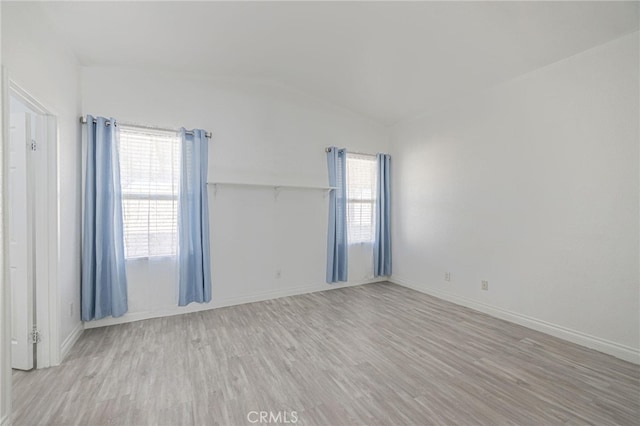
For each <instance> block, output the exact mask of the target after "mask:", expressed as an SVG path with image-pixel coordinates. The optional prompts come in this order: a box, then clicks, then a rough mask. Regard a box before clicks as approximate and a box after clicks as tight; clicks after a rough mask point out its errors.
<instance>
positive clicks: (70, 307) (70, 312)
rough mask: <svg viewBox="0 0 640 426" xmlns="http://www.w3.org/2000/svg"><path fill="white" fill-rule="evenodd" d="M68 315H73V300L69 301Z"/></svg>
mask: <svg viewBox="0 0 640 426" xmlns="http://www.w3.org/2000/svg"><path fill="white" fill-rule="evenodd" d="M69 316H70V317H72V316H73V302H71V303H69Z"/></svg>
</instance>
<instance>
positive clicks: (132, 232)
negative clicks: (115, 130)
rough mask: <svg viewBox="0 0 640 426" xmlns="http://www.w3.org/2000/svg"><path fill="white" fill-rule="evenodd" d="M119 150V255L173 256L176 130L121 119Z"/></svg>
mask: <svg viewBox="0 0 640 426" xmlns="http://www.w3.org/2000/svg"><path fill="white" fill-rule="evenodd" d="M119 151H120V181H121V186H122V213H123V221H124V246H125V257H126V258H128V259H131V258H141V257H154V256H175V255H176V247H177V239H178V235H177V226H178V210H177V207H178V185H179V179H180V175H179V173H180V172H179V167H180V163H179V161H180V151H179V137H178V135H177V134H176V133H175V132H171V131H161V130H150V129H142V128H138V127H133V126H124V125H121V126H120V144H119Z"/></svg>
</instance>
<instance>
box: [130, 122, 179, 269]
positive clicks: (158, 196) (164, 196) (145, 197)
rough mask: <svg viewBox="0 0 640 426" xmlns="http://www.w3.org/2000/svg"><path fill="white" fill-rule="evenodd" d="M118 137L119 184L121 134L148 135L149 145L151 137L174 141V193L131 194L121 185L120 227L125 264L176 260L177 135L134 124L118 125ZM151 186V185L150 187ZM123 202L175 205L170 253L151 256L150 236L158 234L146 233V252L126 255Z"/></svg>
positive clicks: (148, 219)
mask: <svg viewBox="0 0 640 426" xmlns="http://www.w3.org/2000/svg"><path fill="white" fill-rule="evenodd" d="M118 127H119V135H118V151H119V162H120V174H121V182H122V169H123V167H122V166H123V157H122V136H123V135H122V133H123V132H124V133H126V132H130V133H136V132H137V133H138V134H137V135H135V136H133V137H140V135H141V134H145V133H146V134H148V135H149V139H150V143H153V142H154V141H153V137H154V136H156V137H160V138H166V139H174V140H173V141H172V143H175V146H174V147H173V149H174V150H175V151H174V154H176V155H177V160H175V159H174V161H175V162H176V163H175V164H172V165H171V168H170V169H173V168H175V171H174V174H176V176H175V177H176V178H177V183H176V184H175V185H176V187H175V192H173V193H172V194H168V193H163V192H157V193H152V192H149V193H144V192H135V191H131V192H127V191H126V190H124V188H122V184H121V191H120V193H121V198H122V222H123V223H122V225H123V240H124V241H123V243H124V253H125V261H127V262H131V261H134V262H135V261H145V260H150V259H162V258H165V259H167V258H169V259H170V258H176V257H177V255H178V205H177V204H178V199H179V190H180V187H179V186H180V184H179V179H180V172H179V168H180V156H181V152H180V140H179V135H178V133H177V132H174V131H170V130H164V129H155V128H149V127H146V126H138V125H135V124H126V125H124V124H122V125H119V126H118ZM149 182H150V183H151V182H153V181H152V180H149ZM150 186H151V185H150ZM125 200H132V201H136V200H138V201H149V202H152V201H173V202H174V203H175V221H172V222H171V223H172V228H173V229H175V233H173V234H174V235H175V244H173V245H172V247H171V253H169V254H152V251H151V250H150V248H151V243H150V240H151V238H150V237H151V235H157V234H160V233H158V232H155V233H152V232H149V231H147V250H146V253H145V254H142V255H129V254H128V250H127V232H126V229H127V227H126V216H125ZM150 222H151V220H150V216H147V226H149V223H150Z"/></svg>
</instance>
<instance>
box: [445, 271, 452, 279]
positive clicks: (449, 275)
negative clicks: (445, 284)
mask: <svg viewBox="0 0 640 426" xmlns="http://www.w3.org/2000/svg"><path fill="white" fill-rule="evenodd" d="M444 280H445V281H451V272H445V273H444Z"/></svg>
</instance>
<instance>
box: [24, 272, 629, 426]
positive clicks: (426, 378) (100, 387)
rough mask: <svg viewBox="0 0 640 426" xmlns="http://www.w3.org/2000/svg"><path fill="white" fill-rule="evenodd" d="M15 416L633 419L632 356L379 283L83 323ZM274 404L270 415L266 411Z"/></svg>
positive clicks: (50, 419)
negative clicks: (107, 323) (92, 325)
mask: <svg viewBox="0 0 640 426" xmlns="http://www.w3.org/2000/svg"><path fill="white" fill-rule="evenodd" d="M14 410H15V415H14V424H15V425H32V424H78V425H103V424H104V425H107V424H108V425H146V424H161V425H193V424H197V425H212V424H221V425H243V424H250V423H249V422H248V419H247V413H248V412H250V411H260V410H265V411H272V412H273V413H274V415H275V414H277V413H278V412H288V419H289V420H291V419H292V416H291V411H295V412H296V414H297V418H298V424H305V425H306V424H310V425H356V424H419V425H426V424H447V425H451V424H463V425H471V424H487V425H508V424H521V425H553V424H597V425H611V424H623V425H637V424H639V423H640V367H639V366H636V365H633V364H630V363H627V362H624V361H621V360H618V359H616V358H613V357H611V356H608V355H605V354H602V353H599V352H596V351H593V350H589V349H586V348H584V347H581V346H578V345H574V344H572V343H568V342H565V341H562V340H559V339H556V338H554V337H551V336H548V335H545V334H542V333H538V332H536V331H532V330H529V329H527V328H524V327H521V326H518V325H515V324H511V323H508V322H505V321H502V320H498V319H495V318H491V317H489V316H487V315H484V314H481V313H478V312H476V311H473V310H470V309H467V308H464V307H460V306H456V305H454V304H451V303H448V302H445V301H442V300H439V299H436V298H433V297H430V296H428V295H425V294H422V293H419V292H416V291H413V290H410V289H406V288H403V287H400V286H396V285H393V284H387V283H381V284H370V285H364V286H359V287H350V288H344V289H336V290H331V291H324V292H320V293H313V294H306V295H300V296H293V297H286V298H282V299H277V300H271V301H266V302H259V303H251V304H246V305H240V306H234V307H229V308H222V309H215V310H211V311H206V312H199V313H193V314H186V315H181V316H174V317H168V318H160V319H152V320H146V321H139V322H134V323H130V324H125V325H118V326H112V327H105V328H99V329H90V330H87V331H85V332H84V334H83V335H82V337H81V338H80V340H79V341H78V343H77V344H76V346H75V347H74V348H73V349H72V351H71V353H70V355H69V356H68V358H67V359H66V360H65V361H64V363H63V364H62V365H61V366H60V367H56V368H50V369H45V370H38V371H33V372H28V373H24V372H16V373H14ZM283 419H284V418H283V417H281V420H283Z"/></svg>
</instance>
